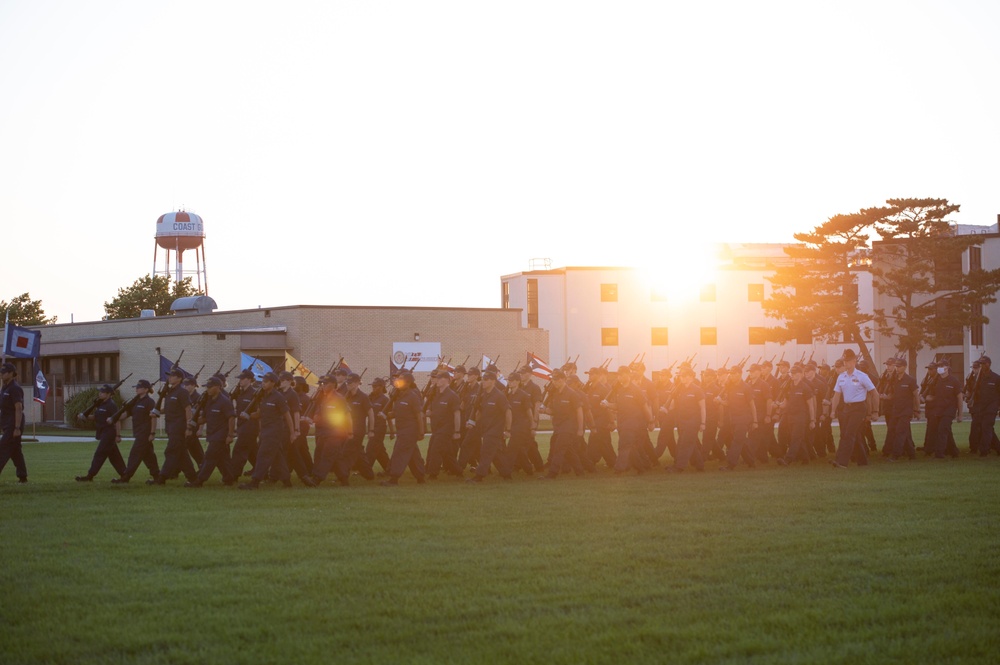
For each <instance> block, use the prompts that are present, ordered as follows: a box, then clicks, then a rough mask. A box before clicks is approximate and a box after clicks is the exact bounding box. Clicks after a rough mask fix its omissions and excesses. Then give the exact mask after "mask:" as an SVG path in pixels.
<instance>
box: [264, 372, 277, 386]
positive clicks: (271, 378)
mask: <svg viewBox="0 0 1000 665" xmlns="http://www.w3.org/2000/svg"><path fill="white" fill-rule="evenodd" d="M260 380H261V381H270V382H271V383H277V382H278V375H277V374H275V373H274V372H268V373H266V374H265V375H264V376H262V377H261V379H260Z"/></svg>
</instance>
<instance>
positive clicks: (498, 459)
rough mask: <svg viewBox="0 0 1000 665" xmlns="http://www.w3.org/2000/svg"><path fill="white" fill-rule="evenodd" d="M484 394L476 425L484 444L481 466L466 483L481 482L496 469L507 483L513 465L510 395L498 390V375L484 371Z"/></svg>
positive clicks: (481, 453)
mask: <svg viewBox="0 0 1000 665" xmlns="http://www.w3.org/2000/svg"><path fill="white" fill-rule="evenodd" d="M482 386H483V391H482V394H481V395H480V398H479V410H478V413H477V414H476V424H477V425H478V426H479V431H480V432H481V433H482V437H483V444H482V448H481V449H480V451H479V466H477V467H476V470H475V472H474V473H473V476H472V477H471V478H469V479H468V481H466V482H472V483H481V482H482V481H483V479H484V478H486V476H487V475H488V474H489V472H490V466H491V465H493V466H496V468H497V472H498V473H499V474H500V476H501V477H503V478H504V479H505V480H510V478H511V464H510V460H509V459H508V456H507V446H506V442H507V439H508V438H510V427H511V418H512V414H511V410H510V403H509V402H508V401H507V396H506V395H504V394H503V391H501V390H500V389H499V388H498V387H497V373H496V372H495V371H490V370H487V371H485V372H483V382H482Z"/></svg>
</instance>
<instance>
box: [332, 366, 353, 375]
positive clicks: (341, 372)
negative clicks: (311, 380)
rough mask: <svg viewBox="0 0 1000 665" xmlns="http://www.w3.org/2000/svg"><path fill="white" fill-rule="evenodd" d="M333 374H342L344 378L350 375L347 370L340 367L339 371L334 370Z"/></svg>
mask: <svg viewBox="0 0 1000 665" xmlns="http://www.w3.org/2000/svg"><path fill="white" fill-rule="evenodd" d="M333 373H334V374H340V375H343V376H347V375H348V374H350V372H348V371H347V369H346V368H344V367H338V368H337V369H335V370H333Z"/></svg>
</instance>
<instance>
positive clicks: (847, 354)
mask: <svg viewBox="0 0 1000 665" xmlns="http://www.w3.org/2000/svg"><path fill="white" fill-rule="evenodd" d="M841 357H842V358H843V359H844V360H854V359H856V358H857V357H858V354H856V353H855V352H854V349H844V355H843V356H841Z"/></svg>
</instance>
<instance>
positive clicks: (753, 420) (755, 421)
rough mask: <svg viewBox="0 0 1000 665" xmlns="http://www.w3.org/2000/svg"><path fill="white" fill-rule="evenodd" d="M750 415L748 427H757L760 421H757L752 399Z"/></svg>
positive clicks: (755, 406)
mask: <svg viewBox="0 0 1000 665" xmlns="http://www.w3.org/2000/svg"><path fill="white" fill-rule="evenodd" d="M750 417H751V421H750V423H751V424H750V429H757V426H758V425H759V424H760V423H759V422H757V404H756V403H755V402H754V401H753V400H750Z"/></svg>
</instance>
